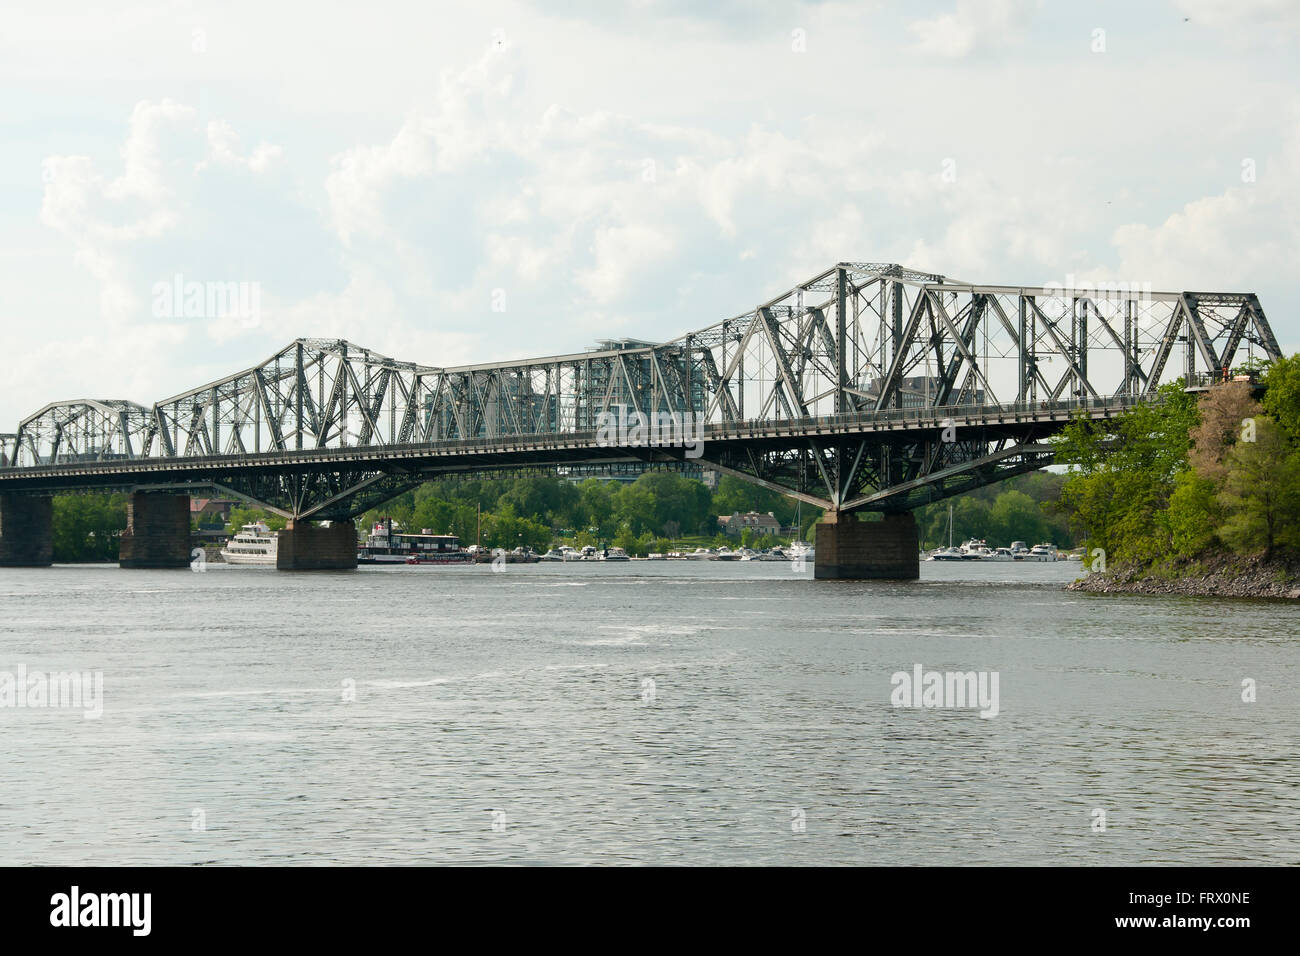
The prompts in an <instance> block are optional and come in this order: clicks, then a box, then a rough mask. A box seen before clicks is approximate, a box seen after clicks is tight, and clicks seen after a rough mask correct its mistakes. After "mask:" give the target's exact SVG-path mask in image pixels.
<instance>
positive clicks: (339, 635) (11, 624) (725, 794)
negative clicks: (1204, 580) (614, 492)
mask: <svg viewBox="0 0 1300 956" xmlns="http://www.w3.org/2000/svg"><path fill="white" fill-rule="evenodd" d="M922 569H923V570H922V580H921V581H920V582H915V583H906V584H904V583H866V582H862V583H857V582H854V583H847V582H829V581H814V580H812V579H811V573H806V574H803V575H798V574H795V573H793V572H792V571H791V569H790V567H789V566H788V565H784V564H756V563H746V564H719V563H693V562H671V563H659V562H655V563H650V562H635V563H631V564H621V565H618V564H591V563H587V564H580V565H572V564H567V565H566V564H553V565H535V566H527V567H523V566H509V567H508V568H507V570H506V571H505V573H500V574H497V573H492V571H491V570H490V568H489V567H488V566H486V565H484V566H478V567H472V568H430V567H423V568H415V567H412V568H406V567H398V568H386V569H385V568H363V569H361V570H359V571H356V572H351V573H308V574H288V573H279V572H276V571H273V570H262V569H255V568H228V567H220V566H210V567H209V569H208V571H206V572H205V573H202V574H196V573H192V572H190V571H187V570H183V571H124V570H120V569H118V568H116V567H56V568H51V569H40V570H15V569H6V570H0V610H2V612H3V613H0V671H8V672H11V673H12V672H15V671H16V670H17V668H19V667H20V666H25V667H26V668H27V669H28V671H29V672H30V671H37V670H41V671H58V670H89V671H95V670H98V671H102V673H103V680H104V712H103V716H102V717H101V718H99V719H98V720H94V719H91V720H87V719H84V718H83V716H82V713H81V712H80V711H77V710H70V709H62V710H52V709H32V708H5V709H0V737H2V739H3V763H2V764H0V863H4V864H13V863H92V864H159V863H182V864H184V863H213V864H249V863H308V864H330V863H346V864H353V863H389V862H391V863H801V864H806V863H832V864H842V863H854V864H883V863H889V864H897V863H916V864H928V863H945V864H951V863H982V864H1005V863H1023V864H1037V863H1069V862H1080V863H1088V864H1155V863H1166V862H1169V863H1242V862H1246V863H1273V864H1277V863H1287V864H1296V863H1300V835H1297V822H1298V821H1300V763H1298V759H1297V754H1296V745H1297V740H1300V706H1298V705H1300V693H1297V688H1300V654H1297V647H1298V646H1300V645H1298V640H1300V637H1298V635H1300V609H1297V608H1296V607H1295V606H1294V605H1291V604H1285V603H1277V602H1267V601H1218V600H1191V599H1180V598H1144V597H1110V596H1092V595H1080V594H1072V593H1068V592H1065V591H1063V590H1062V587H1063V585H1064V583H1065V582H1067V581H1068V580H1070V579H1071V578H1072V577H1074V576H1076V575H1077V574H1078V573H1079V565H1078V564H1067V563H1061V564H1057V565H1046V564H1039V565H1028V566H1023V565H1005V564H1003V565H979V566H975V567H972V566H970V565H966V564H960V565H946V564H933V563H930V564H924V565H922ZM918 663H919V664H922V665H923V666H924V668H925V669H926V670H931V669H933V670H941V671H942V670H953V671H970V670H974V671H996V672H997V673H998V675H999V696H1000V710H1001V712H1000V713H999V715H998V716H997V717H995V718H992V719H982V718H981V717H980V716H979V715H978V713H977V712H975V711H973V710H940V709H903V708H895V707H893V706H891V703H890V693H891V689H892V688H891V683H890V678H891V675H892V674H893V673H895V672H897V671H908V672H910V671H911V670H912V669H913V667H914V665H916V664H918ZM1245 678H1253V679H1254V680H1255V681H1256V682H1257V688H1258V700H1257V701H1256V702H1254V703H1245V702H1243V701H1242V699H1241V697H1242V681H1243V679H1245ZM650 682H653V683H650ZM350 687H354V688H355V700H354V701H348V700H346V699H345V698H346V697H347V696H348V695H347V689H348V688H350ZM1098 809H1100V810H1104V811H1105V814H1106V817H1105V822H1106V830H1105V832H1095V831H1094V821H1095V820H1096V819H1097V818H1096V817H1095V815H1094V810H1098ZM200 821H201V823H202V824H203V825H204V826H205V827H206V828H205V829H196V827H197V826H198V823H199V822H200ZM801 826H802V827H803V828H804V829H803V832H798V831H799V830H800V827H801Z"/></svg>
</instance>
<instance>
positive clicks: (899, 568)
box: [813, 511, 921, 581]
mask: <svg viewBox="0 0 1300 956" xmlns="http://www.w3.org/2000/svg"><path fill="white" fill-rule="evenodd" d="M816 527H817V540H816V542H815V544H816V548H817V557H816V559H815V562H814V564H813V577H814V578H828V579H829V578H839V579H846V580H860V581H861V580H893V581H915V580H917V579H918V578H920V576H921V560H920V546H921V545H920V538H919V536H918V535H917V531H916V518H915V517H914V516H913V515H912V513H911V512H910V511H907V512H903V513H902V514H889V515H885V517H884V520H883V521H858V520H857V519H856V518H855V517H854V515H853V514H851V513H845V512H842V511H828V512H826V514H825V515H823V516H822V519H821V521H819V522H817V525H816Z"/></svg>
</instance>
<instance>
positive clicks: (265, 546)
mask: <svg viewBox="0 0 1300 956" xmlns="http://www.w3.org/2000/svg"><path fill="white" fill-rule="evenodd" d="M279 540H280V539H279V538H278V537H277V536H276V533H275V532H274V531H272V530H271V529H270V528H268V527H267V526H266V525H265V524H264V523H263V522H261V521H255V522H253V523H252V524H246V525H244V526H243V527H242V528H240V529H239V534H237V535H235V536H234V537H233V538H231V539H230V541H228V542H227V543H226V546H225V547H224V548H222V549H221V557H222V559H223V560H224V561H225V562H226V564H253V565H261V566H263V567H275V557H276V553H277V551H276V549H277V547H278V545H279Z"/></svg>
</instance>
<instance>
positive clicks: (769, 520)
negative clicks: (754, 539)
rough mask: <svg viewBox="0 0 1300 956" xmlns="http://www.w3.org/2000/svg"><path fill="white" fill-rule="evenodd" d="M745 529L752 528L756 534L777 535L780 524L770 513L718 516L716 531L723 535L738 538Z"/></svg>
mask: <svg viewBox="0 0 1300 956" xmlns="http://www.w3.org/2000/svg"><path fill="white" fill-rule="evenodd" d="M746 528H752V529H753V530H754V532H755V533H756V534H779V533H780V531H781V522H779V521H777V520H776V518H775V517H774V516H773V515H772V512H770V511H769V512H767V514H761V513H759V512H757V511H747V512H746V513H745V514H740V513H739V512H736V513H734V514H730V515H718V530H719V531H721V532H722V533H723V534H725V535H729V536H731V537H733V538H738V537H740V535H741V533H742V532H743V531H744V530H745V529H746Z"/></svg>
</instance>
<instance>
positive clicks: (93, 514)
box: [51, 494, 127, 563]
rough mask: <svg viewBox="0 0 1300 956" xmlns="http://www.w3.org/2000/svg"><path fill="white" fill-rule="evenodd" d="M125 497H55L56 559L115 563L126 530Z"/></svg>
mask: <svg viewBox="0 0 1300 956" xmlns="http://www.w3.org/2000/svg"><path fill="white" fill-rule="evenodd" d="M126 502H127V498H126V495H121V494H117V495H55V497H54V501H53V503H52V504H53V513H54V514H53V522H52V525H53V526H52V528H51V536H52V544H53V547H54V560H55V561H57V562H59V563H70V562H77V561H116V560H117V556H118V546H119V544H120V537H121V534H122V532H123V531H124V530H125V529H126Z"/></svg>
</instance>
